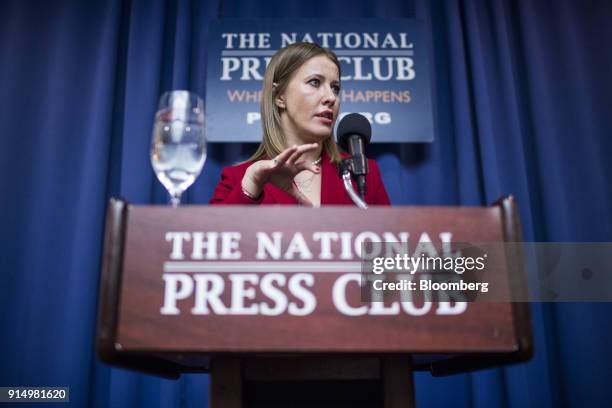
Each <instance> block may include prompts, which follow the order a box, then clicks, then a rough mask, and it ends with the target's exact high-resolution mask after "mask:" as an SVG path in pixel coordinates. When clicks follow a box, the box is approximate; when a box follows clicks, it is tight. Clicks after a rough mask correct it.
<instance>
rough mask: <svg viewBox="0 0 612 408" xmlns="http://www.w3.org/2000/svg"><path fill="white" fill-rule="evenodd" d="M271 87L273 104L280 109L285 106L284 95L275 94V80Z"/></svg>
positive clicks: (276, 88)
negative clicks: (272, 89)
mask: <svg viewBox="0 0 612 408" xmlns="http://www.w3.org/2000/svg"><path fill="white" fill-rule="evenodd" d="M272 87H273V88H274V104H275V105H276V106H277V107H279V108H281V109H285V107H286V106H287V105H286V103H285V95H283V94H280V95H279V94H277V91H278V84H277V83H276V82H273V83H272Z"/></svg>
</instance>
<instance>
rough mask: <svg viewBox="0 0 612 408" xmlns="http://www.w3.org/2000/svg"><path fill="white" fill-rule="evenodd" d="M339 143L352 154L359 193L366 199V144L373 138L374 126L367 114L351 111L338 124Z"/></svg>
mask: <svg viewBox="0 0 612 408" xmlns="http://www.w3.org/2000/svg"><path fill="white" fill-rule="evenodd" d="M337 133H338V144H339V145H340V147H342V148H343V149H344V150H346V151H347V152H349V153H350V155H351V156H352V159H351V160H352V169H353V175H354V176H355V178H356V179H357V188H358V189H359V195H360V196H361V198H363V199H365V192H366V175H367V174H368V170H369V169H368V158H367V157H366V155H365V145H366V144H368V143H370V139H371V138H372V126H370V122H369V121H368V120H367V119H366V118H365V116H363V115H360V114H358V113H349V114H348V115H346V116H345V117H343V118H342V120H341V121H340V123H339V124H338V132H337Z"/></svg>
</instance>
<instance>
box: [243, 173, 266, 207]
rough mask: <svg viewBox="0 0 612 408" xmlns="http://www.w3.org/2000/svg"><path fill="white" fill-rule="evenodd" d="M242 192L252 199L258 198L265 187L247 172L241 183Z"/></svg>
mask: <svg viewBox="0 0 612 408" xmlns="http://www.w3.org/2000/svg"><path fill="white" fill-rule="evenodd" d="M241 188H242V193H243V194H244V195H245V196H247V197H248V198H250V199H251V200H254V201H255V200H258V199H259V198H260V197H261V193H262V192H263V187H262V186H260V185H259V184H258V183H256V182H255V181H253V179H252V177H249V175H247V174H245V175H244V177H243V178H242V183H241Z"/></svg>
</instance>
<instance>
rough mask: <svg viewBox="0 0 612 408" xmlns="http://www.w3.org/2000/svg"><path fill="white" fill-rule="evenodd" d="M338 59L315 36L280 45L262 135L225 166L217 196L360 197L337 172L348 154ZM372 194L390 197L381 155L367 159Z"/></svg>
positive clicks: (234, 199) (309, 200)
mask: <svg viewBox="0 0 612 408" xmlns="http://www.w3.org/2000/svg"><path fill="white" fill-rule="evenodd" d="M339 108H340V63H339V61H338V58H337V57H336V55H335V54H334V53H333V52H332V51H330V50H327V49H325V48H322V47H320V46H319V45H316V44H311V43H296V44H292V45H289V46H287V47H285V48H282V49H280V50H278V51H277V52H276V53H275V54H274V56H273V57H272V59H271V60H270V63H269V64H268V67H267V69H266V73H265V76H264V81H263V93H262V98H261V119H262V125H263V140H262V142H261V144H260V145H259V148H258V149H257V151H256V152H255V154H253V156H251V157H250V158H249V159H248V160H247V161H246V162H244V163H241V164H238V165H236V166H232V167H226V168H225V169H223V172H222V174H221V181H220V182H219V184H218V185H217V188H216V189H215V193H214V195H213V197H212V199H211V201H210V202H211V204H241V205H245V204H251V205H258V204H294V205H295V204H302V205H307V206H314V207H319V206H321V205H329V204H336V205H342V204H345V205H354V204H353V202H352V201H351V199H350V197H349V196H348V194H347V193H346V191H345V189H344V186H343V183H342V180H341V179H340V177H339V176H338V170H337V165H338V163H339V162H340V160H341V159H342V158H343V157H347V155H346V154H344V153H341V152H340V151H339V149H338V146H337V145H336V143H335V142H334V137H333V129H334V123H335V122H336V119H337V117H338V111H339ZM368 165H369V168H370V172H369V174H368V176H367V185H368V191H367V193H366V197H365V199H366V202H367V203H368V204H370V205H389V204H390V203H389V197H388V196H387V192H386V190H385V187H384V185H383V182H382V179H381V177H380V171H379V170H378V166H377V165H376V162H374V161H373V160H369V163H368Z"/></svg>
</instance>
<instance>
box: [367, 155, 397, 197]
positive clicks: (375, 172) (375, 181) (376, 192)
mask: <svg viewBox="0 0 612 408" xmlns="http://www.w3.org/2000/svg"><path fill="white" fill-rule="evenodd" d="M369 166H370V174H371V175H372V178H371V180H370V181H369V185H368V189H371V190H370V191H371V192H372V194H371V195H370V199H369V200H368V202H369V204H371V205H391V201H390V200H389V196H388V195H387V190H386V189H385V185H384V184H383V181H382V177H381V176H380V170H379V169H378V164H377V163H376V162H375V161H374V160H372V161H370V163H369Z"/></svg>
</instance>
